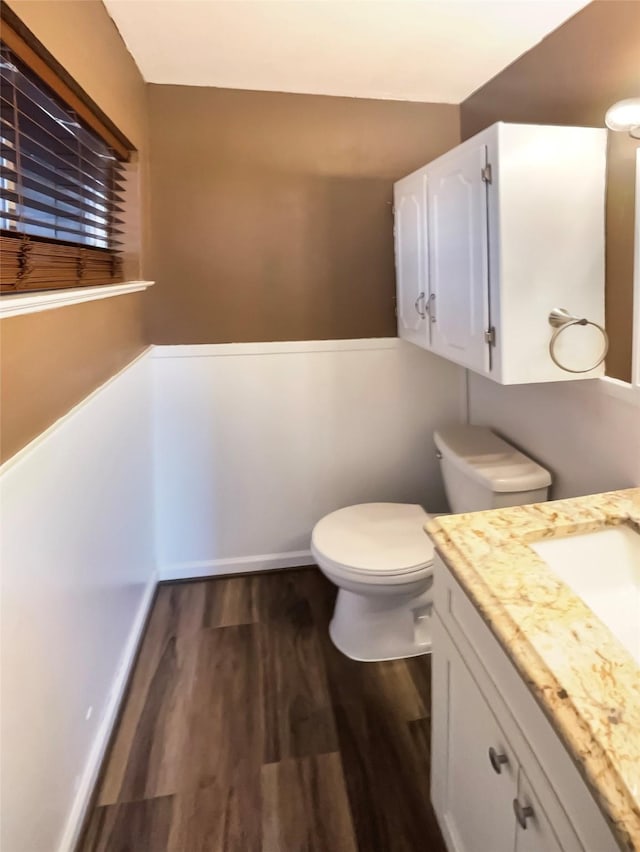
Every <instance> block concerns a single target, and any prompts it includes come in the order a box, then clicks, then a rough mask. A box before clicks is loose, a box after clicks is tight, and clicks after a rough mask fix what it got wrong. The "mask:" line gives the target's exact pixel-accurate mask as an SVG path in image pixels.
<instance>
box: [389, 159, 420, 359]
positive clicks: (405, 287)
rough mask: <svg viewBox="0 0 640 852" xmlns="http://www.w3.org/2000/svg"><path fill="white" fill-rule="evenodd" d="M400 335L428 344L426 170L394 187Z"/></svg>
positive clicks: (397, 302)
mask: <svg viewBox="0 0 640 852" xmlns="http://www.w3.org/2000/svg"><path fill="white" fill-rule="evenodd" d="M393 206H394V229H393V230H394V236H395V252H396V312H397V315H398V335H399V337H402V338H404V339H405V340H409V341H410V342H411V343H417V344H418V346H423V347H425V348H426V347H427V346H428V344H429V323H428V322H427V313H426V310H427V297H428V287H427V257H426V253H427V199H426V172H425V171H420V172H418V173H417V174H413V175H409V177H406V178H404V179H403V180H399V181H398V182H397V183H396V184H395V185H394V188H393Z"/></svg>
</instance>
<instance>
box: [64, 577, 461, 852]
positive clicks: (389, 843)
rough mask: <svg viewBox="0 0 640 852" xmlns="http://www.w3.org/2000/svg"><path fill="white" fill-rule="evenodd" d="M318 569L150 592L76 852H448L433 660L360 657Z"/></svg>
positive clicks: (236, 578) (330, 589) (174, 587)
mask: <svg viewBox="0 0 640 852" xmlns="http://www.w3.org/2000/svg"><path fill="white" fill-rule="evenodd" d="M334 600H335V588H334V587H333V586H332V585H331V584H330V583H329V582H328V581H327V580H326V579H325V578H324V577H323V575H322V574H321V573H320V572H319V571H318V570H317V569H316V568H309V569H306V570H293V571H288V572H272V573H268V574H263V575H259V576H253V577H233V578H225V579H220V580H206V581H197V582H192V583H179V584H171V585H164V586H162V587H161V588H160V590H159V593H158V595H157V599H156V601H155V604H154V609H153V612H152V614H151V617H150V620H149V624H148V627H147V630H146V633H145V637H144V640H143V643H142V647H141V650H140V654H139V656H138V660H137V664H136V668H135V671H134V674H133V677H132V680H131V685H130V688H129V692H128V696H127V699H126V703H125V706H124V708H123V711H122V714H121V718H120V722H119V727H118V730H117V732H116V735H115V737H114V741H113V745H112V747H111V750H110V753H109V755H108V758H107V761H106V765H105V771H104V776H103V780H102V783H101V787H100V790H99V791H98V797H97V806H96V808H95V809H94V810H93V812H92V813H91V814H90V818H89V821H88V825H87V828H86V831H85V834H84V839H83V841H82V843H81V844H80V845H79V849H78V852H444V845H443V843H442V839H441V837H440V833H439V830H438V827H437V825H436V822H435V818H434V816H433V812H432V809H431V805H430V802H429V738H430V721H429V717H430V698H431V696H430V660H429V657H428V656H423V657H416V658H413V659H411V660H397V661H393V662H388V663H364V664H363V663H356V662H354V661H352V660H349V659H347V658H346V657H344V656H343V655H342V654H340V653H339V652H338V651H337V650H336V648H335V647H334V646H333V644H332V643H331V641H330V639H329V635H328V624H329V620H330V618H331V614H332V608H333V603H334Z"/></svg>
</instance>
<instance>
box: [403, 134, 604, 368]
mask: <svg viewBox="0 0 640 852" xmlns="http://www.w3.org/2000/svg"><path fill="white" fill-rule="evenodd" d="M605 155H606V133H605V131H604V130H599V129H593V128H583V127H546V126H540V125H519V124H502V123H499V124H495V125H493V126H492V127H489V128H488V129H487V130H484V131H483V132H482V133H479V134H478V135H477V136H474V137H473V138H472V139H469V140H467V141H466V142H464V143H463V144H462V145H459V146H457V147H456V148H454V149H453V150H452V151H449V152H448V153H446V154H444V155H443V156H441V157H439V158H438V159H437V160H434V161H433V162H432V163H429V164H428V165H426V166H424V167H423V168H421V169H419V170H418V171H416V172H413V173H412V174H411V175H409V176H408V177H406V178H403V179H402V180H400V181H398V182H397V183H396V184H395V187H394V211H395V227H394V233H395V249H396V273H397V275H396V278H397V314H398V333H399V336H400V337H403V338H404V339H406V340H409V341H411V342H412V343H415V344H417V345H419V346H422V347H424V348H426V349H430V350H431V351H433V352H435V353H436V354H438V355H441V356H442V357H444V358H448V359H449V360H451V361H455V362H456V363H458V364H461V365H462V366H464V367H467V368H469V369H471V370H474V371H476V372H478V373H481V374H483V375H485V376H487V377H489V378H491V379H494V380H495V381H497V382H500V383H501V384H522V383H527V382H551V381H562V380H567V379H576V378H594V377H597V376H601V375H603V372H604V370H603V367H602V366H599V367H597V368H596V369H593V370H589V371H588V372H579V373H578V372H576V373H573V372H567V371H565V370H563V369H561V368H560V367H559V366H557V365H556V364H555V363H554V362H553V360H552V358H551V356H550V354H549V342H550V338H551V333H552V331H553V329H552V328H551V326H550V325H549V314H550V312H551V311H552V310H553V309H554V308H564V309H566V310H567V311H569V312H570V313H571V314H573V315H575V316H578V317H581V318H582V317H585V318H587V319H589V320H591V321H592V322H595V323H598V324H599V325H603V324H604V188H605ZM602 348H603V337H602V334H601V333H600V332H599V331H598V329H596V328H595V327H594V326H593V325H590V326H582V325H581V326H573V327H571V328H567V329H566V330H564V331H563V332H562V335H561V336H560V337H559V338H558V341H557V344H556V355H557V356H558V360H560V361H561V363H563V364H564V365H566V366H567V367H569V368H570V369H572V370H584V369H585V368H588V367H589V366H590V365H591V364H595V363H596V362H597V361H598V359H599V357H600V354H601V352H602Z"/></svg>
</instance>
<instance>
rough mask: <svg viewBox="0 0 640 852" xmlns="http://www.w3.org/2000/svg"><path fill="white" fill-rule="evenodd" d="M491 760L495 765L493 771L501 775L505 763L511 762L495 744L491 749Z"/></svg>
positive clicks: (492, 764)
mask: <svg viewBox="0 0 640 852" xmlns="http://www.w3.org/2000/svg"><path fill="white" fill-rule="evenodd" d="M489 761H490V762H491V766H492V767H493V771H494V772H495V773H496V774H497V775H500V774H501V772H502V766H503V764H505V763H509V758H508V757H507V755H506V754H498V752H497V751H496V750H495V748H494V747H493V746H491V748H490V749H489Z"/></svg>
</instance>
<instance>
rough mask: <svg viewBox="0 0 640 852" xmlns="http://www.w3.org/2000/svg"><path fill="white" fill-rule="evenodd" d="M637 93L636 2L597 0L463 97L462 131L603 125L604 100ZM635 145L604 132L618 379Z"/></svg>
mask: <svg viewBox="0 0 640 852" xmlns="http://www.w3.org/2000/svg"><path fill="white" fill-rule="evenodd" d="M639 93H640V2H635V0H598V2H595V3H591V4H589V6H587V7H586V8H585V9H583V10H582V11H581V12H579V13H578V14H577V15H575V16H574V17H573V18H571V19H570V20H569V21H567V22H566V23H565V24H564V25H563V26H561V27H560V28H559V29H557V30H556V31H555V32H553V33H552V34H551V35H550V36H548V37H547V38H546V39H545V40H544V41H543V42H541V43H540V44H539V45H537V46H536V47H534V48H533V49H532V50H530V51H529V52H528V53H526V54H525V55H524V56H522V57H521V58H520V59H518V60H516V62H514V63H513V64H512V65H510V66H509V67H508V68H506V69H505V70H504V71H502V72H501V73H500V74H498V75H497V76H496V77H495V78H494V79H493V80H491V81H490V82H489V83H487V84H486V85H485V86H483V87H482V88H480V89H479V90H478V91H477V92H475V93H474V94H473V95H472V96H471V97H470V98H468V99H467V100H466V101H464V103H463V104H462V105H461V128H462V137H463V139H466V138H468V137H469V136H472V135H473V134H474V133H477V132H478V131H479V130H482V129H483V128H484V127H487V126H488V125H490V124H493V122H495V121H513V122H532V123H534V124H542V123H548V124H577V125H589V126H594V127H602V126H603V125H604V114H605V112H606V110H607V108H608V107H609V106H611V104H613V103H615V101H618V100H621V99H622V98H629V97H635V96H637V95H638V94H639ZM637 146H638V142H637V140H635V141H634V140H633V139H631V138H630V137H629V136H627V135H626V134H621V133H610V134H609V152H608V181H607V237H606V239H607V258H606V270H607V271H606V277H607V280H606V315H607V327H608V329H609V332H610V337H611V349H610V354H609V358H608V359H607V372H608V374H609V375H611V376H614V377H616V378H619V379H623V380H624V381H629V380H630V377H631V343H632V304H633V239H634V174H635V150H636V148H637ZM540 179H541V180H544V175H541V176H540Z"/></svg>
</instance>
